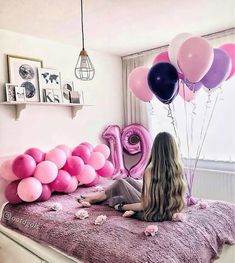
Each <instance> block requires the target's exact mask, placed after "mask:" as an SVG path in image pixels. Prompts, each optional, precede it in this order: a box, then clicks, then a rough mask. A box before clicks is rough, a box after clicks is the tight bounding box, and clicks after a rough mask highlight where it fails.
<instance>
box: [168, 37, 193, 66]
mask: <svg viewBox="0 0 235 263" xmlns="http://www.w3.org/2000/svg"><path fill="white" fill-rule="evenodd" d="M191 37H192V35H191V34H189V33H181V34H178V35H177V36H175V37H174V38H173V39H172V41H171V43H170V45H169V48H168V55H169V58H170V63H172V64H173V66H175V68H176V69H177V71H180V68H179V66H178V62H177V58H178V53H179V49H180V47H181V46H182V44H183V43H184V42H185V41H186V40H187V39H189V38H191Z"/></svg>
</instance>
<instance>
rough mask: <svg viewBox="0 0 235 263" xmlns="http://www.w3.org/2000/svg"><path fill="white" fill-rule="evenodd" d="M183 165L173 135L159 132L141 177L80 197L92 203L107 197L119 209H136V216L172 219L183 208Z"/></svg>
mask: <svg viewBox="0 0 235 263" xmlns="http://www.w3.org/2000/svg"><path fill="white" fill-rule="evenodd" d="M184 189H185V184H184V180H183V168H182V164H181V160H180V156H179V152H178V148H177V145H176V142H175V140H174V138H173V136H172V135H171V134H169V133H167V132H162V133H159V134H158V135H157V136H156V138H155V140H154V143H153V147H152V152H151V157H150V160H149V163H148V165H147V167H146V170H145V174H144V177H143V181H142V180H134V179H132V178H128V179H121V180H117V181H115V182H114V183H113V184H112V185H111V186H110V187H109V188H108V189H106V191H104V192H100V193H97V194H95V195H90V196H86V197H81V199H80V200H78V201H79V202H81V203H83V202H89V203H90V204H94V203H98V202H103V201H105V200H107V201H108V203H109V205H110V206H112V207H115V209H116V210H119V211H130V210H131V211H134V212H136V213H135V214H133V217H135V218H137V219H141V220H145V221H164V220H171V219H172V217H173V215H174V214H175V213H178V212H180V211H181V210H182V209H183V208H184V198H183V194H184Z"/></svg>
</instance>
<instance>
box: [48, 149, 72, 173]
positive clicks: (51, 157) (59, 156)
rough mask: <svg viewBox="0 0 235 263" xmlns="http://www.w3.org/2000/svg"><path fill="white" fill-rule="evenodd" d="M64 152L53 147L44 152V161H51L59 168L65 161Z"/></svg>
mask: <svg viewBox="0 0 235 263" xmlns="http://www.w3.org/2000/svg"><path fill="white" fill-rule="evenodd" d="M66 159H67V158H66V154H65V153H64V151H62V150H60V149H57V148H55V149H53V150H51V151H49V152H48V153H47V154H46V158H45V160H46V161H51V162H53V163H55V164H56V166H57V167H58V169H61V168H62V167H63V166H64V165H65V163H66Z"/></svg>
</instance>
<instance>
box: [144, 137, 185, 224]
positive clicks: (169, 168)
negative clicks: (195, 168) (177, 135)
mask: <svg viewBox="0 0 235 263" xmlns="http://www.w3.org/2000/svg"><path fill="white" fill-rule="evenodd" d="M147 176H149V178H147ZM147 181H148V183H147ZM184 190H185V184H184V180H183V167H182V164H181V160H180V156H179V152H178V148H177V145H176V142H175V140H174V138H173V136H172V135H171V134H169V133H167V132H162V133H159V134H158V135H157V136H156V138H155V140H154V142H153V147H152V152H151V157H150V160H149V163H148V165H147V168H146V176H144V181H143V190H142V202H143V206H144V220H146V221H164V220H171V219H172V216H173V214H174V213H176V212H180V211H181V210H182V209H183V207H184V199H183V194H184Z"/></svg>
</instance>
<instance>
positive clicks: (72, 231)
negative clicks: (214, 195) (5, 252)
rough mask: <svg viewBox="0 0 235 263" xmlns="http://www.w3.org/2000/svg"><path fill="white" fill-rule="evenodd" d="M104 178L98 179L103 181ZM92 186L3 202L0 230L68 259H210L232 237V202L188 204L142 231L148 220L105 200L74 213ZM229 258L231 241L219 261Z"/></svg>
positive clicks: (127, 262) (227, 262) (174, 262)
mask: <svg viewBox="0 0 235 263" xmlns="http://www.w3.org/2000/svg"><path fill="white" fill-rule="evenodd" d="M109 183H110V181H107V180H104V181H102V185H103V186H104V187H106V186H107V185H108V184H109ZM93 190H94V188H90V189H88V188H83V187H80V188H79V189H78V190H77V191H76V192H74V193H72V194H70V195H60V194H58V195H54V196H53V197H52V198H51V199H50V200H49V201H47V202H43V203H32V204H21V205H10V204H7V205H5V207H4V208H3V212H2V219H1V224H2V226H1V232H2V234H3V235H5V237H6V238H10V239H12V240H13V241H16V242H17V238H16V237H12V236H14V234H12V233H16V232H17V234H16V235H17V236H18V237H19V236H22V235H24V236H25V238H24V239H25V240H28V243H29V238H30V240H34V241H36V242H37V243H35V244H38V243H39V244H40V245H39V247H40V248H39V249H38V250H39V251H40V250H43V248H45V249H49V251H51V252H49V251H47V252H48V253H49V254H50V253H52V254H53V253H56V254H58V255H61V254H60V252H62V253H65V254H66V255H63V257H65V259H64V260H67V262H69V263H70V262H97V263H101V262H102V263H103V262H115V263H119V262H120V263H121V262H122V263H134V262H135V263H138V262H141V263H143V262H148V263H153V262H154V263H160V262H161V263H166V262H167V263H182V262H190V263H194V262H195V263H196V262H201V263H207V262H208V263H209V262H213V261H214V260H215V259H217V258H218V257H219V255H220V254H221V252H222V248H223V245H224V244H227V245H232V244H234V243H235V205H234V204H231V203H227V202H221V201H208V203H209V207H208V208H207V209H199V208H198V207H196V206H192V207H189V208H187V209H186V210H185V213H186V216H187V219H186V221H185V222H162V223H154V224H157V225H158V228H159V231H158V233H157V235H156V236H154V237H147V236H145V235H144V234H143V232H144V230H145V228H146V226H148V225H150V224H152V223H149V222H140V221H138V220H135V219H131V218H128V219H127V218H123V217H121V214H120V213H119V212H117V211H115V210H113V209H111V208H109V207H108V206H106V205H94V206H92V207H91V208H87V211H88V212H89V218H88V219H85V220H78V219H76V218H75V216H74V214H75V212H76V211H77V210H78V203H77V201H76V199H77V197H78V196H80V195H81V194H84V193H86V192H89V191H93ZM54 202H58V203H60V204H61V205H62V207H63V209H62V210H60V211H50V207H51V205H52V204H53V203H54ZM101 214H105V215H107V217H108V220H107V222H105V223H104V224H103V225H101V226H96V225H94V221H95V219H96V217H97V216H98V215H101ZM11 230H14V231H11ZM9 231H10V232H9ZM11 235H12V236H11ZM18 243H22V242H21V241H18ZM26 243H27V242H26ZM33 243H34V242H33ZM21 245H22V244H21ZM22 246H23V247H25V246H27V245H22ZM48 246H49V247H53V248H55V249H57V250H59V251H60V252H55V251H54V250H52V249H51V248H47V247H48ZM31 250H32V249H31ZM32 253H34V254H36V255H39V258H40V260H41V261H38V262H53V261H50V260H48V259H45V256H43V253H41V254H40V253H39V252H35V251H34V252H32ZM45 253H46V252H45ZM45 253H44V254H45ZM56 254H55V255H56ZM61 256H62V255H61ZM226 257H227V259H226ZM234 258H235V253H234V246H233V247H227V248H226V250H225V252H224V253H223V258H221V260H220V261H218V262H221V263H231V262H233V261H231V260H233V259H234ZM32 262H33V261H32ZM35 262H37V261H35ZM57 262H63V261H62V260H61V261H57ZM65 262H66V261H65ZM4 263H5V262H4ZM7 263H8V262H7Z"/></svg>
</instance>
